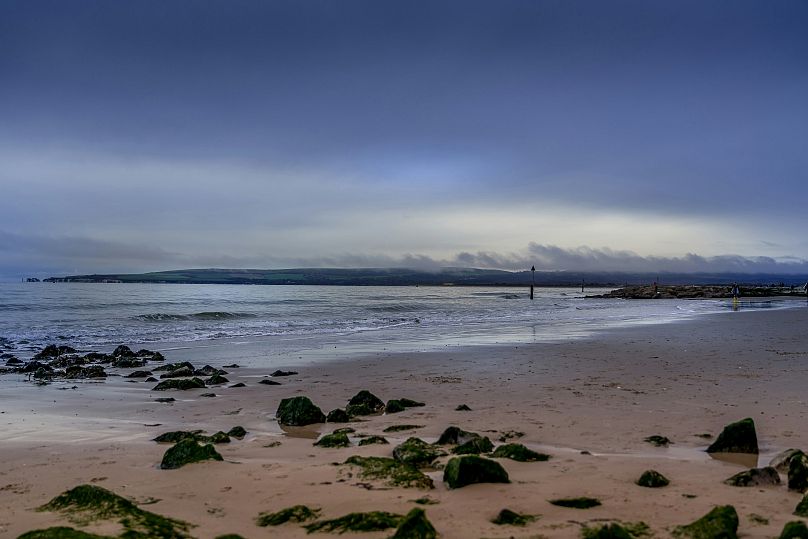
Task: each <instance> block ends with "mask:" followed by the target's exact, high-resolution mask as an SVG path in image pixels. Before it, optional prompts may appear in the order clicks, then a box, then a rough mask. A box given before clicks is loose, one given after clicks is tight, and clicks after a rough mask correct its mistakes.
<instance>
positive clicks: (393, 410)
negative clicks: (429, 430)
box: [384, 400, 407, 414]
mask: <svg viewBox="0 0 808 539" xmlns="http://www.w3.org/2000/svg"><path fill="white" fill-rule="evenodd" d="M406 409H407V408H406V406H404V405H403V404H401V401H399V400H389V401H387V404H385V405H384V413H386V414H397V413H399V412H403V411H404V410H406Z"/></svg>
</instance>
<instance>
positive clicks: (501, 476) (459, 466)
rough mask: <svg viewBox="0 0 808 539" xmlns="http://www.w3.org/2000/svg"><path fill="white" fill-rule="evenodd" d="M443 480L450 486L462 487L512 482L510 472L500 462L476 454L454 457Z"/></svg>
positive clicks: (444, 472) (446, 469)
mask: <svg viewBox="0 0 808 539" xmlns="http://www.w3.org/2000/svg"><path fill="white" fill-rule="evenodd" d="M443 481H444V483H446V486H448V487H449V488H462V487H465V486H467V485H473V484H475V483H510V482H511V481H510V478H509V477H508V472H506V471H505V468H503V467H502V466H501V465H500V464H499V463H498V462H496V461H494V460H490V459H486V458H483V457H478V456H476V455H464V456H462V457H454V458H452V459H451V460H449V462H448V463H447V464H446V468H445V469H444V470H443Z"/></svg>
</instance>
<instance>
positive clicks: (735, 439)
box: [707, 417, 758, 454]
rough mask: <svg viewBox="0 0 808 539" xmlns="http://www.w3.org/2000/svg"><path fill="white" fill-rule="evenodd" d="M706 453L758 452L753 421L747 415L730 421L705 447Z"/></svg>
mask: <svg viewBox="0 0 808 539" xmlns="http://www.w3.org/2000/svg"><path fill="white" fill-rule="evenodd" d="M707 452H708V453H754V454H757V453H758V442H757V434H756V433H755V422H754V421H753V420H752V418H750V417H747V418H746V419H742V420H741V421H738V422H736V423H730V424H729V425H727V426H726V427H724V430H723V431H721V434H719V435H718V438H717V439H716V441H715V442H713V444H712V445H711V446H710V447H708V448H707Z"/></svg>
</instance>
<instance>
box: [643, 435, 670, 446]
mask: <svg viewBox="0 0 808 539" xmlns="http://www.w3.org/2000/svg"><path fill="white" fill-rule="evenodd" d="M645 441H646V442H648V443H649V444H651V445H655V446H657V447H668V444H670V443H672V442H671V441H670V439H669V438H668V437H667V436H660V435H659V434H654V435H653V436H649V437H647V438H645Z"/></svg>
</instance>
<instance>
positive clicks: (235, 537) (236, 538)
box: [215, 533, 244, 539]
mask: <svg viewBox="0 0 808 539" xmlns="http://www.w3.org/2000/svg"><path fill="white" fill-rule="evenodd" d="M215 539H244V537H242V536H241V535H239V534H237V533H226V534H224V535H217V536H216V537H215Z"/></svg>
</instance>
